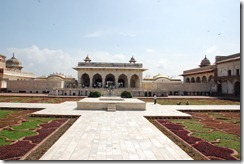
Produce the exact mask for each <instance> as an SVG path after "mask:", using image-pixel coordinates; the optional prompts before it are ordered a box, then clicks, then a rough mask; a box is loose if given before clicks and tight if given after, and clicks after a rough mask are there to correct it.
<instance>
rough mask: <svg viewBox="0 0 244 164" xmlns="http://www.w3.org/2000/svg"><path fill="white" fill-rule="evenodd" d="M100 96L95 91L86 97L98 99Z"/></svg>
mask: <svg viewBox="0 0 244 164" xmlns="http://www.w3.org/2000/svg"><path fill="white" fill-rule="evenodd" d="M100 96H101V93H100V92H98V91H95V92H90V94H89V96H88V97H100Z"/></svg>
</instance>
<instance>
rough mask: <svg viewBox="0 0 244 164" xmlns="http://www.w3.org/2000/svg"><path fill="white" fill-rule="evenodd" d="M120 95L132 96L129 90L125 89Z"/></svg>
mask: <svg viewBox="0 0 244 164" xmlns="http://www.w3.org/2000/svg"><path fill="white" fill-rule="evenodd" d="M120 96H121V97H122V98H132V95H131V93H130V92H128V91H123V92H122V93H121V94H120Z"/></svg>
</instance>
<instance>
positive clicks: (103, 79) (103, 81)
mask: <svg viewBox="0 0 244 164" xmlns="http://www.w3.org/2000/svg"><path fill="white" fill-rule="evenodd" d="M101 76H102V88H104V87H105V85H106V84H105V74H104V73H102V74H101Z"/></svg>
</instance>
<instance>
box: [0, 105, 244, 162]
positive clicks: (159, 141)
mask: <svg viewBox="0 0 244 164" xmlns="http://www.w3.org/2000/svg"><path fill="white" fill-rule="evenodd" d="M76 106H77V104H76V102H64V103H61V104H41V103H39V104H38V103H35V104H34V103H32V104H31V103H0V108H2V107H16V108H43V110H40V111H37V112H35V114H51V115H53V114H55V115H79V116H80V117H79V118H78V119H77V121H76V122H75V123H74V124H73V125H72V126H71V127H70V128H69V129H68V130H67V131H66V132H65V133H64V134H63V136H62V137H60V138H59V140H58V141H57V142H56V143H55V144H54V145H53V146H52V147H51V148H50V149H49V150H48V151H47V152H46V153H45V154H44V155H43V156H42V157H41V160H192V158H191V157H190V156H188V155H187V154H186V153H185V152H184V151H183V150H181V149H180V148H179V147H178V146H177V145H176V144H175V143H174V142H172V141H171V140H170V139H169V138H168V137H167V136H165V135H164V134H163V133H162V132H160V131H159V130H158V129H157V128H156V127H155V126H154V125H152V124H151V123H150V122H149V121H147V119H146V118H145V117H144V116H189V115H188V114H185V113H182V112H180V111H178V110H189V109H190V110H206V109H207V110H230V109H231V110H240V106H239V105H159V104H157V105H154V104H153V103H147V104H146V111H116V112H107V111H105V110H95V111H94V110H93V111H91V110H77V109H76Z"/></svg>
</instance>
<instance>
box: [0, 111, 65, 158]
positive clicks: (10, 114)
mask: <svg viewBox="0 0 244 164" xmlns="http://www.w3.org/2000/svg"><path fill="white" fill-rule="evenodd" d="M33 111H36V110H21V109H14V110H11V109H1V110H0V113H1V118H0V160H18V159H20V158H22V157H23V156H24V155H25V154H26V153H28V152H29V151H30V150H32V149H33V148H36V147H37V146H39V144H40V143H41V142H42V141H43V140H45V139H46V138H47V137H49V136H50V135H51V134H52V133H53V132H54V131H55V130H57V129H58V128H59V127H61V126H63V125H64V124H66V123H67V122H68V120H69V118H51V117H48V118H45V117H29V116H28V115H30V114H31V113H33ZM55 134H56V133H55ZM59 136H60V135H59Z"/></svg>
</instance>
